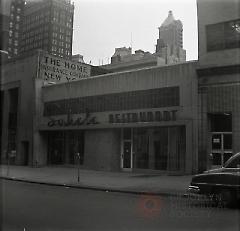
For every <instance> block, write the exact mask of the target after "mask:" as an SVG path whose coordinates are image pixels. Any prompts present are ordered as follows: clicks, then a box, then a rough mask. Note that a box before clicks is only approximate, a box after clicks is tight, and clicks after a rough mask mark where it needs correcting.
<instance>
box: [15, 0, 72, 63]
mask: <svg viewBox="0 0 240 231" xmlns="http://www.w3.org/2000/svg"><path fill="white" fill-rule="evenodd" d="M73 14H74V5H73V4H72V3H71V0H28V1H27V2H26V6H25V12H24V20H23V30H22V39H21V49H20V53H22V54H23V53H26V52H29V51H31V50H34V49H42V50H45V51H48V52H49V53H50V54H53V55H57V56H59V57H63V58H71V56H72V37H73Z"/></svg>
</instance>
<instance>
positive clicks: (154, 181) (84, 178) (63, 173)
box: [0, 165, 192, 196]
mask: <svg viewBox="0 0 240 231" xmlns="http://www.w3.org/2000/svg"><path fill="white" fill-rule="evenodd" d="M0 177H1V178H4V179H11V180H20V181H27V182H31V183H41V184H48V185H58V186H65V187H74V188H85V189H94V190H104V191H105V190H108V191H114V192H125V193H146V194H156V195H169V196H170V195H175V196H176V195H183V194H185V193H186V189H187V188H188V185H189V183H190V181H191V178H192V176H190V175H187V176H166V175H160V174H158V175H156V174H145V173H126V172H104V171H93V170H83V169H80V182H78V181H77V180H78V170H77V168H70V167H41V168H32V167H27V166H10V167H9V172H8V171H7V166H6V165H1V166H0Z"/></svg>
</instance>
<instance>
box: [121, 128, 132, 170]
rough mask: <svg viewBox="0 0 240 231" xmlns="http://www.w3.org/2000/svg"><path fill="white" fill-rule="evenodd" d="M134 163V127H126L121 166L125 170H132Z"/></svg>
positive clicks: (123, 133)
mask: <svg viewBox="0 0 240 231" xmlns="http://www.w3.org/2000/svg"><path fill="white" fill-rule="evenodd" d="M132 165H133V158H132V129H131V128H124V129H123V130H122V154H121V168H122V170H124V171H131V170H132Z"/></svg>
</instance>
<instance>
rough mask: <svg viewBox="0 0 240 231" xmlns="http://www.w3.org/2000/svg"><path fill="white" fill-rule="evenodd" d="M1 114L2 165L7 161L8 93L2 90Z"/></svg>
mask: <svg viewBox="0 0 240 231" xmlns="http://www.w3.org/2000/svg"><path fill="white" fill-rule="evenodd" d="M3 108H4V110H3V114H2V140H1V143H2V145H1V153H2V160H1V161H2V163H6V161H7V148H8V119H9V117H8V115H9V92H8V91H7V90H4V92H3Z"/></svg>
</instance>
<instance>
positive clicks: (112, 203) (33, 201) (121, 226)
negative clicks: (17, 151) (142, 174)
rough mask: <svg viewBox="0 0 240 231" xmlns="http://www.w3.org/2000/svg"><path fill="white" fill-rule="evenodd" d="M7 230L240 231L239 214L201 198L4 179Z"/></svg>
mask: <svg viewBox="0 0 240 231" xmlns="http://www.w3.org/2000/svg"><path fill="white" fill-rule="evenodd" d="M1 187H2V190H1V195H2V198H1V209H2V211H1V214H2V217H1V219H2V222H1V224H2V230H3V231H5V230H11V231H13V230H25V231H28V230H31V231H32V230H211V231H212V230H231V231H232V230H239V221H238V219H239V213H240V210H239V209H228V208H218V207H212V206H211V205H210V204H209V203H204V201H202V200H199V199H195V200H194V199H188V198H182V197H181V196H179V197H160V196H150V195H134V194H126V193H110V192H100V191H94V190H82V189H73V188H66V187H59V186H47V185H39V184H30V183H23V182H16V181H8V180H1Z"/></svg>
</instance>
